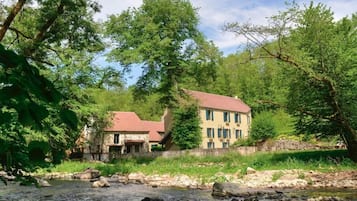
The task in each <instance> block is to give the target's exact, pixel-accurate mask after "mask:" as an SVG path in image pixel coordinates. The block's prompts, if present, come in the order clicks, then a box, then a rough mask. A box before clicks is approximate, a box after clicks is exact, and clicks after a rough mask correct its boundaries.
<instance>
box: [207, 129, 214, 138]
mask: <svg viewBox="0 0 357 201" xmlns="http://www.w3.org/2000/svg"><path fill="white" fill-rule="evenodd" d="M207 137H208V138H214V128H207Z"/></svg>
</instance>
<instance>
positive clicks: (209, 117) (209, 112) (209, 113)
mask: <svg viewBox="0 0 357 201" xmlns="http://www.w3.org/2000/svg"><path fill="white" fill-rule="evenodd" d="M206 120H212V121H213V120H214V118H213V110H210V109H206Z"/></svg>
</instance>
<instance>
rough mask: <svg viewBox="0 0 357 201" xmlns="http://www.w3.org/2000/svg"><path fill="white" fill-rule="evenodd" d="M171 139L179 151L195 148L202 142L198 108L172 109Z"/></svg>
mask: <svg viewBox="0 0 357 201" xmlns="http://www.w3.org/2000/svg"><path fill="white" fill-rule="evenodd" d="M173 119H174V123H173V127H172V138H173V141H174V143H175V144H176V145H177V146H179V147H180V149H193V148H197V147H198V146H199V145H200V144H201V141H202V137H201V128H200V126H199V125H200V119H199V116H198V106H197V105H196V104H192V103H191V104H186V105H181V106H179V107H177V108H175V109H174V113H173Z"/></svg>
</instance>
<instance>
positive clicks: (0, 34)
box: [0, 0, 26, 42]
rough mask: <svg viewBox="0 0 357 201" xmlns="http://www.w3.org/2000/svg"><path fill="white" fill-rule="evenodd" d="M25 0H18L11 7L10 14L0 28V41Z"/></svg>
mask: <svg viewBox="0 0 357 201" xmlns="http://www.w3.org/2000/svg"><path fill="white" fill-rule="evenodd" d="M25 2H26V0H18V1H17V3H16V5H15V6H14V7H13V8H12V10H11V12H10V14H9V15H8V16H7V18H6V19H5V21H4V24H3V26H2V28H1V29H0V42H1V41H2V39H3V38H4V36H5V34H6V32H7V30H8V29H9V27H10V25H11V23H12V21H14V19H15V17H16V15H17V13H19V11H20V10H21V8H22V7H23V6H24V4H25Z"/></svg>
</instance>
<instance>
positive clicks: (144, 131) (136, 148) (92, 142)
mask: <svg viewBox="0 0 357 201" xmlns="http://www.w3.org/2000/svg"><path fill="white" fill-rule="evenodd" d="M85 129H87V130H88V131H87V132H85V133H86V134H85V136H86V137H85V138H86V139H87V142H88V143H87V146H86V147H85V148H84V150H83V158H85V159H89V160H110V159H113V158H116V157H118V156H120V155H122V154H128V153H140V152H150V151H151V146H155V145H157V144H158V143H159V142H160V141H161V134H163V133H164V124H163V122H154V121H143V120H141V119H140V118H139V117H138V115H137V114H136V113H135V112H112V117H111V124H110V126H108V127H107V128H105V129H104V132H103V134H102V135H99V136H94V135H93V133H94V132H91V131H90V128H85Z"/></svg>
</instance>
